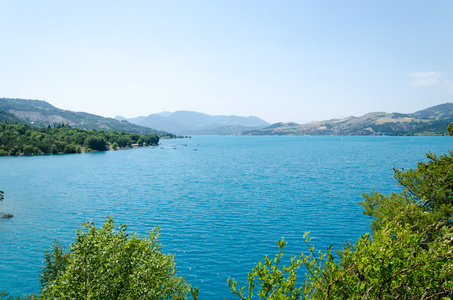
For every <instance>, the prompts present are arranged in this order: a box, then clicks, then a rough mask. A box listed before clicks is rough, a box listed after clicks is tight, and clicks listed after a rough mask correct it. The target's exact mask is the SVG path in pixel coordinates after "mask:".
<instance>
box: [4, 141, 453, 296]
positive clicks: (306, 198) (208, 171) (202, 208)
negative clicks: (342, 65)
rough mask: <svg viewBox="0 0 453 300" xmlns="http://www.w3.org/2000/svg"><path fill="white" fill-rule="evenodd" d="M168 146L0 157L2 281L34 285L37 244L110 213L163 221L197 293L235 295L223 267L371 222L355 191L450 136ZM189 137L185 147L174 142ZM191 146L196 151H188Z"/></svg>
mask: <svg viewBox="0 0 453 300" xmlns="http://www.w3.org/2000/svg"><path fill="white" fill-rule="evenodd" d="M162 142H163V143H164V144H165V143H168V144H170V143H171V144H173V145H175V147H176V149H173V148H172V147H170V146H164V149H159V148H158V147H155V148H154V149H150V148H143V149H130V150H121V151H109V152H105V153H89V154H71V155H57V156H33V157H1V158H0V189H3V190H4V191H5V200H4V201H3V203H1V204H0V205H1V206H0V211H1V212H4V213H12V214H14V217H13V218H11V219H0V240H1V244H0V282H1V286H0V289H7V290H8V291H10V292H12V293H13V294H15V295H18V294H21V295H24V294H28V293H32V292H37V291H38V289H39V279H38V275H37V273H38V272H39V271H40V269H41V267H42V265H43V264H42V262H43V253H44V252H43V250H44V249H46V248H49V247H51V245H52V243H53V240H54V239H58V240H61V241H63V242H64V243H66V244H69V243H70V242H71V241H73V240H74V238H75V231H76V230H77V229H80V228H81V226H80V224H81V223H83V222H85V221H89V220H93V221H94V222H95V223H96V224H97V225H100V224H102V222H103V221H104V220H105V217H106V216H107V215H111V216H113V217H114V218H115V220H116V221H117V223H124V224H126V225H128V228H129V229H130V230H133V231H137V232H140V233H142V234H144V235H145V234H147V233H148V232H149V231H150V230H151V228H152V227H153V226H154V225H159V226H161V233H162V235H161V238H160V241H161V242H162V243H163V249H164V251H165V252H166V253H176V263H177V268H178V270H179V274H180V275H182V276H184V277H186V279H187V281H188V282H189V283H190V284H192V285H195V286H199V287H200V299H201V300H203V299H223V298H224V297H226V299H235V298H234V297H232V295H231V293H230V292H229V289H228V286H227V284H226V281H227V278H228V277H229V276H231V277H233V278H236V279H237V280H238V281H239V282H240V283H245V280H246V275H247V272H248V271H250V270H251V269H252V267H253V266H254V264H255V263H256V262H257V261H258V260H262V258H263V255H265V254H269V255H273V254H274V253H275V252H276V251H277V249H278V248H277V246H276V245H275V242H276V241H277V240H279V239H280V238H281V237H285V239H286V241H288V242H289V245H288V247H287V251H286V252H287V253H288V254H291V255H295V254H299V253H300V252H302V251H305V250H306V247H305V246H304V244H303V240H302V235H303V233H304V232H306V231H310V232H311V236H312V237H313V242H314V243H315V245H316V247H317V248H318V249H321V250H325V249H326V248H327V247H328V246H330V245H333V246H334V247H335V248H340V247H341V245H342V244H343V242H344V241H345V240H347V239H352V240H355V239H357V238H358V237H359V236H360V235H361V234H362V233H364V232H366V231H368V227H369V223H370V219H369V218H368V217H366V216H364V215H362V213H361V211H362V210H361V207H360V206H359V205H357V202H358V201H361V193H362V192H371V191H372V190H373V188H376V189H377V190H379V191H384V192H389V191H396V190H398V187H397V186H396V185H395V181H394V179H393V177H392V176H393V171H392V167H393V166H394V165H396V166H397V167H415V166H416V162H417V161H419V160H423V159H425V153H426V152H428V151H433V152H436V153H445V152H446V151H447V149H451V148H453V147H451V145H452V142H453V140H452V138H451V137H245V136H198V137H193V138H192V139H185V140H167V141H165V140H164V141H162ZM183 143H185V144H187V146H183V145H181V144H183ZM194 148H197V151H194Z"/></svg>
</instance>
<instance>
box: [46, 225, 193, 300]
mask: <svg viewBox="0 0 453 300" xmlns="http://www.w3.org/2000/svg"><path fill="white" fill-rule="evenodd" d="M158 236H159V233H158V228H154V229H153V230H152V231H151V233H150V234H149V236H148V237H147V238H142V237H140V236H139V235H138V234H136V233H132V234H127V233H126V226H125V225H120V226H115V222H114V221H113V219H112V218H110V217H108V218H107V219H106V222H105V223H104V224H103V226H102V227H101V228H99V229H98V228H96V227H95V225H94V224H93V223H92V222H88V223H85V224H84V226H83V229H82V230H80V231H77V239H76V241H75V243H74V244H72V245H71V247H70V249H69V252H68V254H63V253H64V251H62V248H61V245H60V244H54V247H53V252H51V251H50V252H49V251H48V252H46V261H47V266H46V267H45V268H44V270H43V274H42V275H41V278H42V279H43V280H42V281H41V282H42V283H43V284H44V286H43V288H42V291H41V299H63V298H64V299H187V297H188V294H189V291H190V285H188V284H187V283H186V282H185V280H184V279H183V278H181V277H178V276H176V269H175V262H174V256H173V255H166V254H164V253H163V252H162V251H161V245H160V243H158V241H157V238H158ZM66 259H67V261H66ZM60 263H61V264H60ZM62 265H65V266H64V267H62Z"/></svg>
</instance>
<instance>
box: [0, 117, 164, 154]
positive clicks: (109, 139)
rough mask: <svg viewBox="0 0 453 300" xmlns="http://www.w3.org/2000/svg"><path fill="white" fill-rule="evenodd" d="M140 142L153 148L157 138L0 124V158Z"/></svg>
mask: <svg viewBox="0 0 453 300" xmlns="http://www.w3.org/2000/svg"><path fill="white" fill-rule="evenodd" d="M143 143H145V145H157V144H158V143H159V136H157V135H155V134H146V135H139V134H136V133H126V132H117V131H115V130H111V131H108V132H106V131H102V130H101V131H98V130H94V129H93V130H87V129H79V128H73V127H71V126H69V125H64V124H60V125H56V126H50V125H48V126H47V127H40V128H33V127H31V126H30V125H29V124H26V123H19V124H13V123H5V122H0V156H6V155H21V154H23V155H32V154H34V155H36V154H60V153H80V152H82V151H84V152H89V151H93V150H94V151H105V150H107V149H116V148H127V147H131V145H132V144H137V145H139V146H142V145H143Z"/></svg>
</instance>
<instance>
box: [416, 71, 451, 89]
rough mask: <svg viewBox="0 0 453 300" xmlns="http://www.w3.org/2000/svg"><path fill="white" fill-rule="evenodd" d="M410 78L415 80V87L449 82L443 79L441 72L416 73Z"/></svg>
mask: <svg viewBox="0 0 453 300" xmlns="http://www.w3.org/2000/svg"><path fill="white" fill-rule="evenodd" d="M409 76H410V77H412V78H413V79H414V80H413V81H412V83H411V85H413V86H425V85H438V84H442V83H444V82H445V81H448V80H442V79H441V78H442V73H441V72H415V73H411V74H409Z"/></svg>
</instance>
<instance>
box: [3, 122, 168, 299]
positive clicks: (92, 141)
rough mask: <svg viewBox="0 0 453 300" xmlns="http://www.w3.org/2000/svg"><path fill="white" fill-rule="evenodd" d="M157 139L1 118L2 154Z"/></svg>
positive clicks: (97, 147) (87, 149) (83, 148)
mask: <svg viewBox="0 0 453 300" xmlns="http://www.w3.org/2000/svg"><path fill="white" fill-rule="evenodd" d="M158 143H159V137H158V136H157V135H155V134H146V135H139V134H136V133H126V132H117V131H115V130H111V131H108V132H106V131H98V130H87V129H80V128H73V127H71V126H69V125H64V124H60V125H56V126H50V125H48V126H47V127H40V128H32V127H31V126H30V125H29V124H26V123H19V124H12V123H5V122H0V156H7V155H32V154H34V155H35V154H60V153H80V152H90V151H105V150H108V149H118V148H129V147H132V146H134V147H135V146H151V145H157V144H158ZM0 299H1V298H0Z"/></svg>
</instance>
